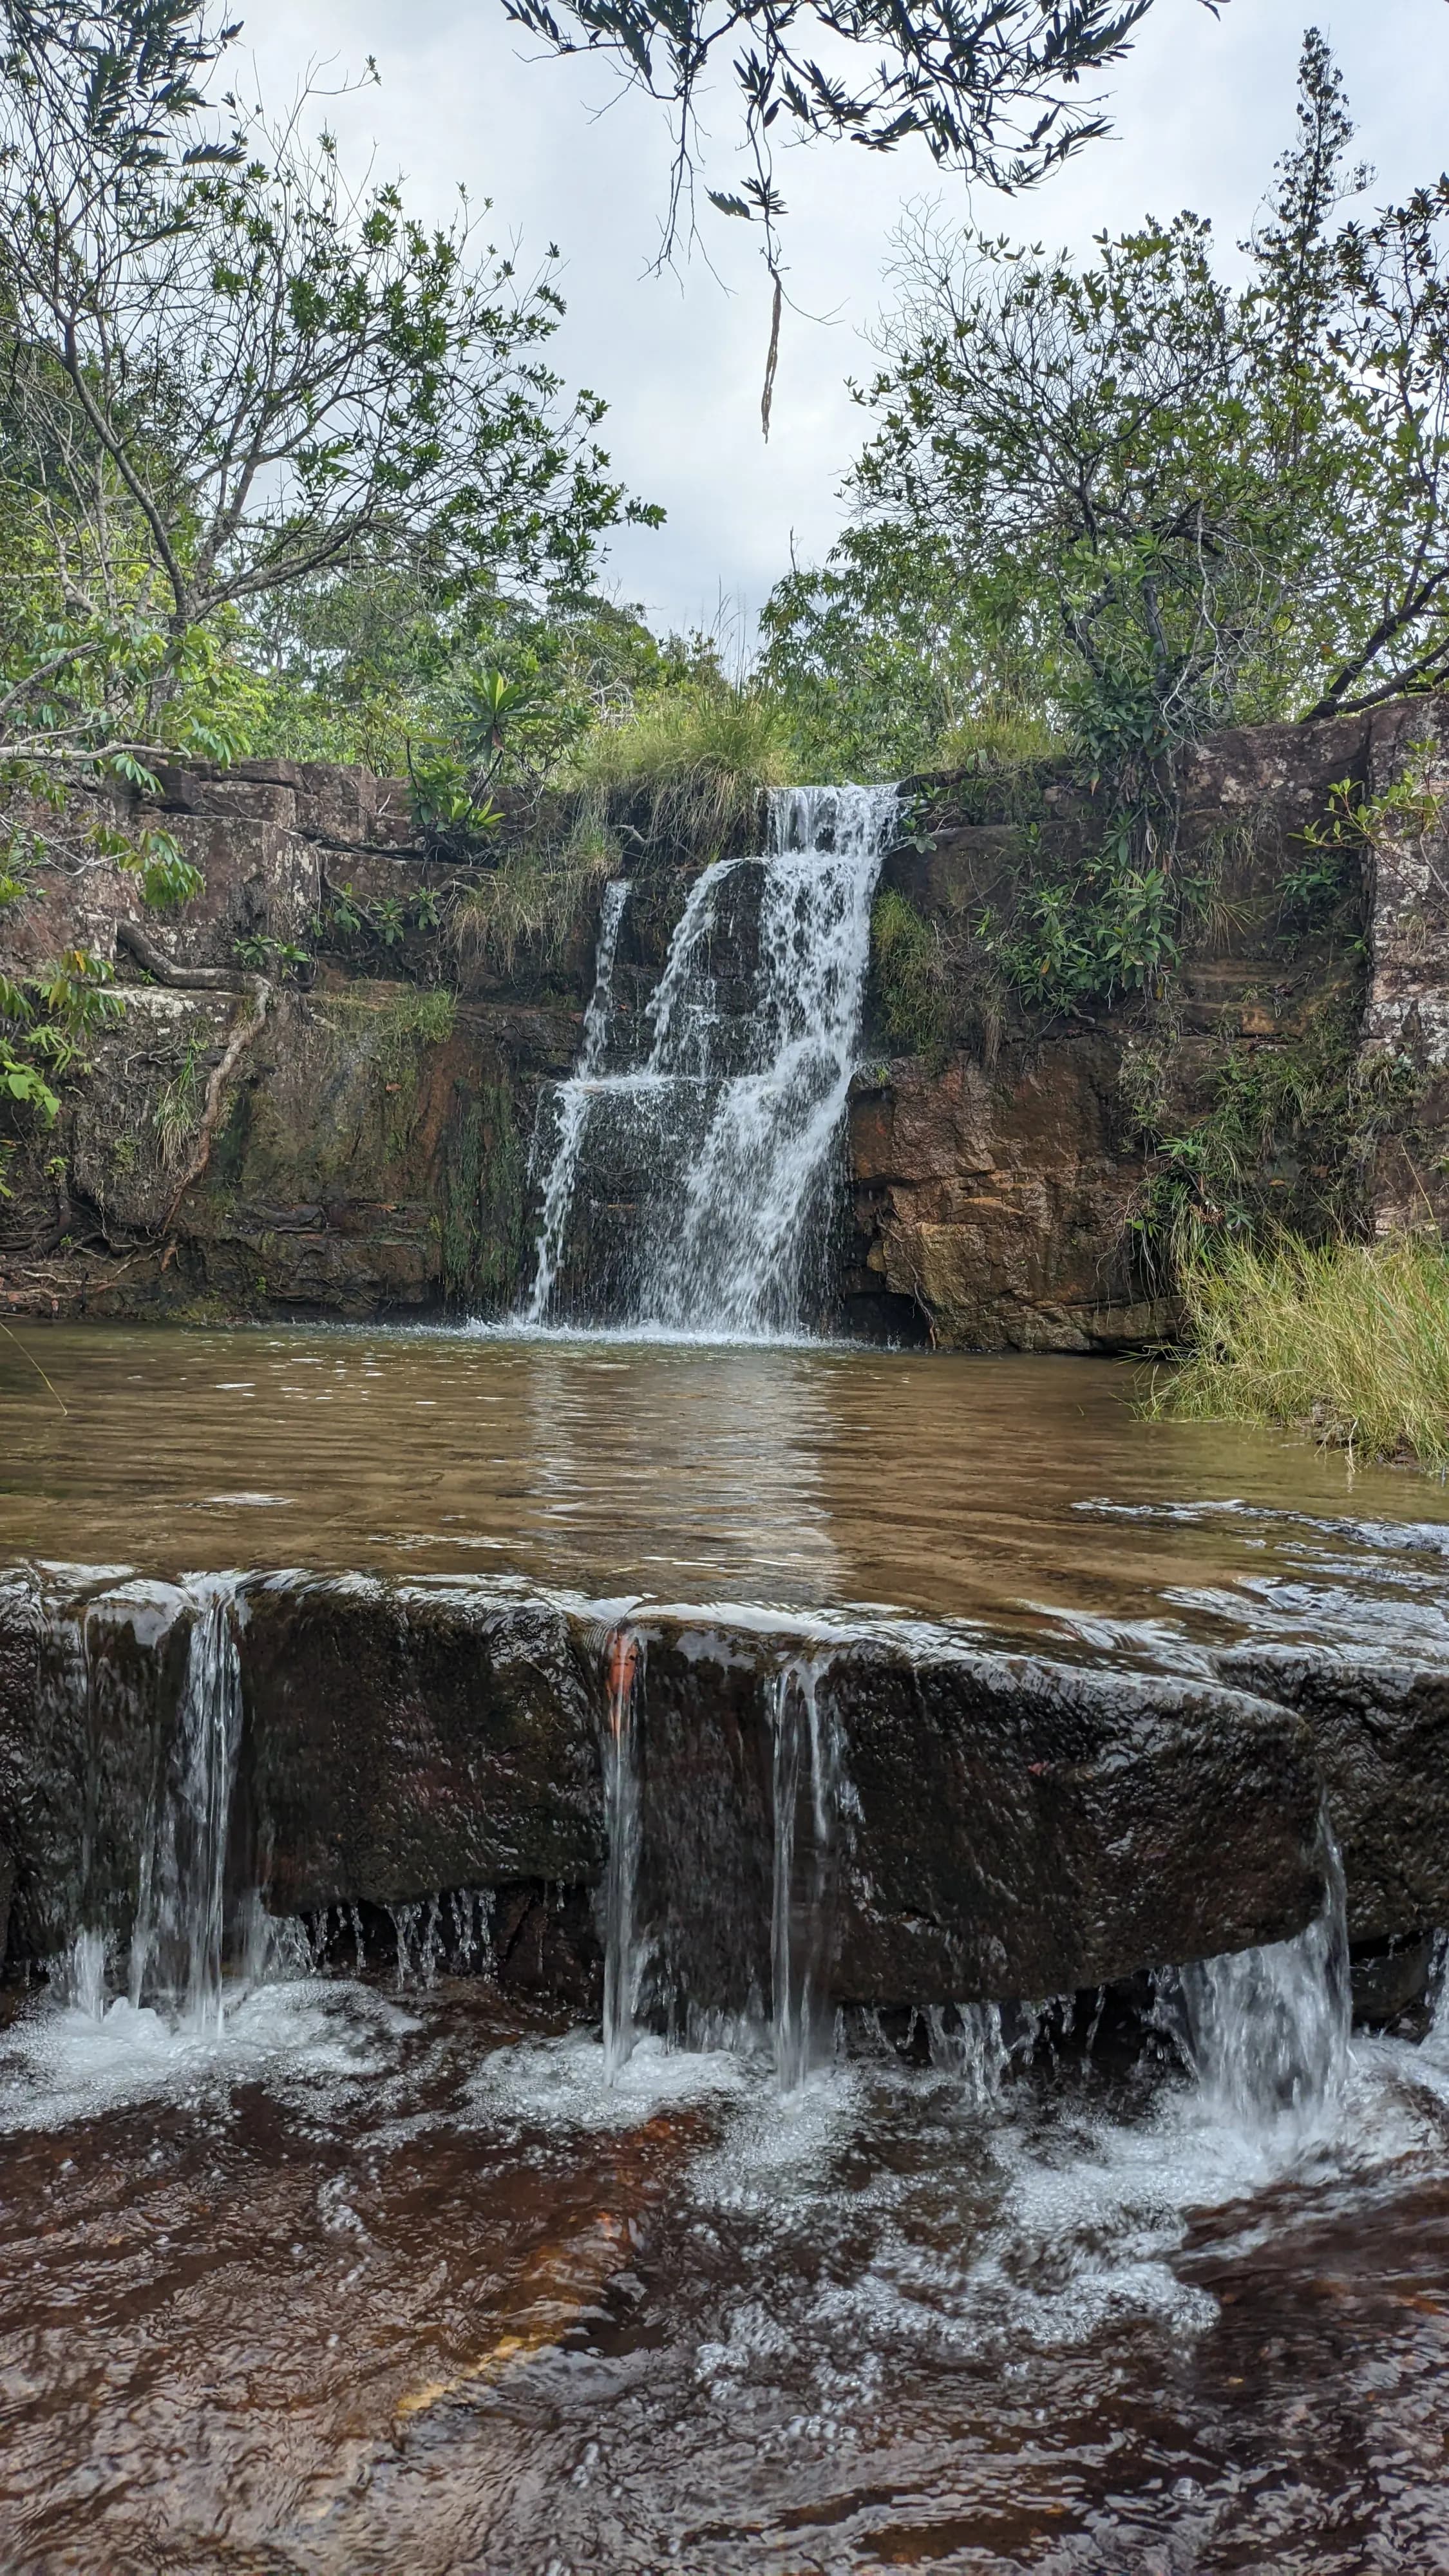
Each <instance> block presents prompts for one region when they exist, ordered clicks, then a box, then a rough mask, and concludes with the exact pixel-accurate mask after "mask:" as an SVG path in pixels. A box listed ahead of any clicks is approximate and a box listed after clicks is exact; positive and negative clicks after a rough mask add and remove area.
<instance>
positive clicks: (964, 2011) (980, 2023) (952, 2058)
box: [926, 2004, 1011, 2111]
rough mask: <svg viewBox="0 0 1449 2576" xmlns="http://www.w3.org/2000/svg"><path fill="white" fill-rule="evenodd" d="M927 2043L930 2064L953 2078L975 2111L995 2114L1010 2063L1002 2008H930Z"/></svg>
mask: <svg viewBox="0 0 1449 2576" xmlns="http://www.w3.org/2000/svg"><path fill="white" fill-rule="evenodd" d="M926 2039H927V2045H928V2046H929V2049H930V2053H931V2064H932V2065H933V2066H937V2067H940V2068H942V2069H943V2070H944V2071H945V2072H946V2073H947V2074H950V2075H954V2076H955V2077H956V2080H957V2082H958V2083H959V2084H960V2087H961V2090H962V2092H963V2093H964V2094H965V2096H966V2099H967V2101H968V2102H969V2103H970V2104H971V2106H972V2108H973V2109H974V2110H978V2111H989V2110H993V2109H994V2108H995V2107H996V2105H997V2104H998V2103H999V2101H1000V2099H1001V2079H1002V2077H1003V2075H1004V2074H1005V2072H1006V2069H1007V2065H1008V2063H1009V2061H1010V2056H1011V2051H1010V2049H1009V2048H1008V2047H1007V2045H1006V2039H1005V2035H1004V2033H1003V2031H1002V2027H1001V2006H1000V2004H930V2005H928V2006H927V2009H926Z"/></svg>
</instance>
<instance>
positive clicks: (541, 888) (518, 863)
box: [449, 814, 623, 975]
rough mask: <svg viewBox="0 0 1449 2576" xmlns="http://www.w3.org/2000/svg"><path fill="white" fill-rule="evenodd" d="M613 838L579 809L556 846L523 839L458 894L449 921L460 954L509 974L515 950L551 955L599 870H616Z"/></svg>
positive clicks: (605, 873)
mask: <svg viewBox="0 0 1449 2576" xmlns="http://www.w3.org/2000/svg"><path fill="white" fill-rule="evenodd" d="M622 865H623V862H622V859H621V857H620V853H619V844H618V842H617V840H616V839H615V837H614V835H613V833H612V832H610V831H609V830H608V829H607V828H606V827H605V826H604V825H603V824H602V823H600V822H599V821H598V820H597V819H596V818H594V817H592V816H590V815H588V814H582V815H580V816H579V817H578V819H577V820H576V821H575V824H574V827H573V829H572V831H571V832H570V833H569V836H568V838H567V840H566V841H565V842H564V843H563V844H562V846H561V847H560V848H557V849H539V848H535V847H533V846H531V845H530V844H528V843H523V844H521V845H520V846H519V847H518V848H516V849H512V850H509V851H508V852H507V853H506V855H505V856H504V857H503V858H502V859H501V860H500V862H499V864H498V865H497V867H494V868H489V869H487V870H486V871H483V872H480V873H479V874H478V875H477V876H476V877H474V878H473V879H472V881H471V882H470V883H469V884H468V885H467V886H466V887H465V888H464V889H463V891H462V892H461V893H460V894H459V896H458V899H457V903H456V905H455V907H454V910H453V913H452V917H451V921H450V924H449V929H450V935H451V937H452V939H453V942H454V944H455V946H456V947H457V949H458V951H459V953H460V955H463V956H468V955H475V956H478V955H481V956H483V957H486V958H487V960H488V963H489V964H490V965H491V966H492V967H493V969H494V971H495V972H496V973H497V974H500V975H511V974H512V973H513V971H514V969H515V967H516V966H517V964H518V961H519V959H520V957H521V956H524V955H525V954H526V955H527V956H529V957H530V958H531V959H532V960H533V961H534V963H535V964H536V965H538V966H540V967H547V966H550V965H553V964H555V963H556V962H557V960H558V958H559V957H560V955H561V954H562V951H563V949H564V947H565V945H566V943H567V941H568V939H569V938H570V936H571V935H572V933H573V932H574V931H575V930H576V929H577V927H578V924H579V921H580V919H581V917H582V915H583V914H584V912H585V911H586V910H587V908H588V904H589V900H590V897H591V896H592V894H593V892H594V889H595V887H596V886H597V885H598V883H599V880H600V879H601V878H602V877H614V876H618V875H619V874H620V872H621V869H622Z"/></svg>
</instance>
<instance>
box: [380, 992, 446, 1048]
mask: <svg viewBox="0 0 1449 2576" xmlns="http://www.w3.org/2000/svg"><path fill="white" fill-rule="evenodd" d="M457 1018H458V1004H457V997H456V995H454V994H452V993H450V992H447V991H446V990H445V989H444V988H443V987H442V986H439V985H435V986H434V987H433V988H432V989H431V990H430V991H428V992H426V993H413V992H402V993H395V994H393V995H392V997H391V999H390V1000H389V1001H388V1002H387V1003H386V1005H385V1007H384V1010H383V1015H382V1023H381V1025H382V1028H383V1032H384V1037H385V1040H386V1042H387V1043H388V1044H390V1045H391V1044H394V1043H396V1042H398V1041H401V1040H403V1039H408V1038H418V1039H421V1041H422V1043H423V1044H424V1045H425V1046H446V1045H447V1043H448V1040H449V1038H450V1037H451V1036H452V1034H453V1031H454V1028H455V1027H456V1025H457Z"/></svg>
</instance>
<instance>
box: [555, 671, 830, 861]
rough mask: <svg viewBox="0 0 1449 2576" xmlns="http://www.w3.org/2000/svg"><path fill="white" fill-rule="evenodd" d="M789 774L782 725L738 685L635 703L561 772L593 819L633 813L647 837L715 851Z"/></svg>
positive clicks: (719, 683)
mask: <svg viewBox="0 0 1449 2576" xmlns="http://www.w3.org/2000/svg"><path fill="white" fill-rule="evenodd" d="M793 774H794V769H793V763H792V760H791V755H790V729H789V719H788V716H787V713H786V710H785V709H784V707H783V706H782V705H781V704H780V702H779V701H778V699H776V698H775V697H773V696H771V695H770V694H769V693H768V692H767V691H766V690H764V689H762V688H759V687H756V686H754V685H751V684H748V683H742V684H740V685H737V686H731V685H730V684H729V683H728V682H726V681H724V680H713V681H703V682H698V681H696V682H685V683H682V684H681V685H680V686H678V687H676V688H673V689H665V690H659V691H657V692H655V693H653V694H651V695H650V696H648V697H645V698H642V699H641V700H640V701H639V702H638V704H637V705H636V707H635V708H634V710H633V712H632V713H631V714H630V715H629V716H628V717H627V718H626V719H625V721H624V722H623V723H620V724H606V725H598V726H596V727H595V728H594V729H593V731H592V732H590V733H588V734H586V735H585V736H584V738H583V740H582V741H581V742H580V744H579V746H578V749H577V751H576V753H575V755H574V758H573V761H572V763H571V765H570V769H569V771H568V772H566V773H565V779H564V783H565V785H572V786H574V787H576V788H578V789H581V790H583V791H585V801H586V803H587V804H591V805H592V810H593V813H594V815H595V817H596V818H598V817H602V816H603V815H605V814H607V813H609V812H612V811H615V810H621V809H622V808H624V807H625V806H642V807H643V809H644V813H645V816H646V818H647V819H646V820H645V821H644V823H643V825H642V828H643V829H644V830H645V831H646V832H647V833H648V835H649V836H650V837H651V838H668V839H672V840H676V841H681V842H687V843H688V845H689V847H690V848H691V849H692V850H693V851H695V852H696V853H703V852H706V851H709V850H720V849H723V848H724V847H725V846H726V845H727V844H728V843H729V842H730V841H732V840H734V839H735V838H737V837H738V836H739V835H740V834H742V833H748V832H751V831H753V830H754V829H755V828H756V827H757V825H758V819H759V806H760V799H761V796H762V794H763V792H764V790H765V789H766V788H767V787H781V786H784V785H785V784H786V783H787V782H788V780H789V779H790V778H791V777H792V775H793Z"/></svg>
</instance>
